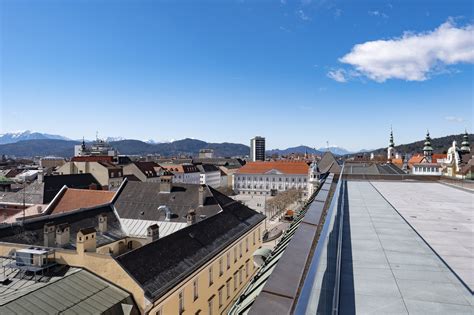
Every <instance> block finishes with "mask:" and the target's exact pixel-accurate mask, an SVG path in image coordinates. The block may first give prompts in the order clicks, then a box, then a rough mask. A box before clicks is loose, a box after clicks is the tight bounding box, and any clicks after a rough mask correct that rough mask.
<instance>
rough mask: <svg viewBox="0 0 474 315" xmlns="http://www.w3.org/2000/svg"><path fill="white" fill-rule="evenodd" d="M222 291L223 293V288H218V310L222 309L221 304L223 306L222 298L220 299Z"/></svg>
mask: <svg viewBox="0 0 474 315" xmlns="http://www.w3.org/2000/svg"><path fill="white" fill-rule="evenodd" d="M222 291H224V286H222V287H220V288H219V291H218V298H219V308H221V307H222V304H223V300H224V299H223V297H222Z"/></svg>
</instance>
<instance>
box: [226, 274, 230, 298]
mask: <svg viewBox="0 0 474 315" xmlns="http://www.w3.org/2000/svg"><path fill="white" fill-rule="evenodd" d="M230 279H231V278H229V279H227V281H226V283H225V289H226V293H227V299H230Z"/></svg>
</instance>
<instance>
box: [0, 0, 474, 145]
mask: <svg viewBox="0 0 474 315" xmlns="http://www.w3.org/2000/svg"><path fill="white" fill-rule="evenodd" d="M0 6H1V8H2V10H1V12H2V13H0V14H1V20H2V22H1V23H2V30H1V35H2V36H1V37H2V40H1V42H2V70H1V74H2V75H1V76H2V81H1V99H0V100H1V106H0V111H1V120H0V133H6V132H10V131H13V130H18V129H23V130H27V129H29V130H39V131H41V132H46V133H51V134H60V135H64V136H66V137H68V138H71V139H81V138H82V137H83V136H84V137H86V138H89V139H92V138H94V137H95V133H96V131H97V130H99V133H100V134H102V135H106V136H114V137H116V136H121V137H125V138H133V139H140V140H145V139H154V140H156V141H165V140H171V139H183V138H195V139H200V140H205V141H208V142H225V141H227V142H236V143H243V144H248V139H250V138H252V137H253V136H255V135H258V134H261V135H263V136H265V137H266V138H267V147H268V148H285V147H292V146H297V145H300V144H305V145H309V146H315V147H325V146H326V141H329V143H330V145H337V146H340V147H344V148H346V149H348V150H359V149H372V148H379V147H385V146H386V145H387V139H388V134H389V132H390V125H393V129H394V134H395V142H396V144H402V143H410V142H413V141H416V140H421V139H422V138H423V136H424V134H425V132H426V129H429V130H430V132H431V135H432V137H433V138H436V137H441V136H446V135H451V134H460V133H462V132H463V131H464V130H465V128H467V130H468V131H470V132H472V117H473V115H472V63H473V62H474V56H473V55H474V53H473V51H474V43H473V42H474V40H473V39H472V38H473V23H472V8H471V4H470V3H469V2H468V1H456V2H454V3H449V4H442V3H429V4H427V3H425V2H416V3H405V2H402V3H392V2H383V3H381V2H364V3H358V4H357V5H355V4H353V3H350V2H339V1H324V2H322V1H303V2H290V1H272V2H270V1H269V2H259V3H247V2H243V1H235V2H231V1H228V2H225V3H214V2H206V3H199V4H197V3H191V2H181V3H179V4H176V3H165V2H159V3H152V2H146V1H143V2H138V3H133V2H128V1H124V2H120V3H118V4H117V3H115V4H112V3H110V2H88V3H85V2H77V3H69V4H67V5H62V4H60V3H59V2H48V1H38V2H28V1H25V2H20V3H18V2H13V1H3V2H2V3H1V4H0ZM198 10H199V11H198ZM195 12H199V14H195ZM85 20H87V21H88V23H84V21H85ZM242 22H245V23H242ZM413 42H416V43H421V44H413ZM447 42H449V43H451V44H450V45H446V44H445V43H447ZM407 51H408V52H407ZM410 51H416V52H417V53H416V54H410V53H409V52H410ZM433 51H437V52H442V53H439V54H434V53H433ZM379 52H381V53H383V54H384V56H385V57H384V56H381V55H380V54H378V53H379ZM374 65H375V66H374ZM134 124H136V125H138V126H143V127H128V126H131V125H134ZM236 131H237V132H236ZM296 133H299V134H300V136H298V137H295V134H296Z"/></svg>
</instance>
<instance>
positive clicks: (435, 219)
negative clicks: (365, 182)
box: [372, 181, 474, 291]
mask: <svg viewBox="0 0 474 315" xmlns="http://www.w3.org/2000/svg"><path fill="white" fill-rule="evenodd" d="M372 185H373V186H374V187H375V188H376V189H377V190H378V192H379V193H380V194H382V195H383V197H384V198H385V199H386V200H387V201H388V202H389V203H390V204H391V205H392V206H393V207H394V208H395V209H396V210H397V211H398V212H399V213H400V215H402V216H403V218H404V219H405V220H406V221H407V222H408V223H409V224H410V225H411V226H412V227H413V228H414V229H415V230H416V232H417V233H418V234H420V236H421V237H422V238H423V239H424V240H425V241H426V242H427V243H428V245H429V246H430V247H431V248H432V249H433V250H434V251H435V252H436V253H437V254H438V255H439V256H440V257H441V259H443V260H444V261H445V262H446V264H447V265H448V266H449V267H450V268H451V269H452V270H453V271H454V272H455V273H456V275H457V276H458V277H459V278H460V279H461V280H462V281H463V282H464V283H465V284H466V285H467V286H468V287H469V288H470V290H471V291H473V290H474V193H472V192H469V191H465V190H461V189H457V188H454V187H450V186H446V185H443V184H439V183H413V182H386V181H384V182H382V181H380V182H377V181H373V182H372Z"/></svg>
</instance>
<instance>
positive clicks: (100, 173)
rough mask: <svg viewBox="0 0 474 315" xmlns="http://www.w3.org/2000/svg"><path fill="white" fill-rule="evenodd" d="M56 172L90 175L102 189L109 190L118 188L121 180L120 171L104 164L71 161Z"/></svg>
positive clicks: (121, 174)
mask: <svg viewBox="0 0 474 315" xmlns="http://www.w3.org/2000/svg"><path fill="white" fill-rule="evenodd" d="M57 172H58V173H59V175H69V174H85V173H89V174H92V175H93V176H94V177H95V178H96V179H97V181H98V182H99V183H100V185H101V186H102V187H104V188H107V189H110V190H113V189H117V188H118V187H120V184H121V183H122V180H123V172H122V169H121V168H120V167H118V166H115V165H113V164H110V163H105V162H89V161H85V162H83V161H79V162H76V161H71V162H67V163H66V164H64V165H63V166H61V167H60V168H59V169H58V170H57Z"/></svg>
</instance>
